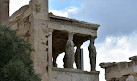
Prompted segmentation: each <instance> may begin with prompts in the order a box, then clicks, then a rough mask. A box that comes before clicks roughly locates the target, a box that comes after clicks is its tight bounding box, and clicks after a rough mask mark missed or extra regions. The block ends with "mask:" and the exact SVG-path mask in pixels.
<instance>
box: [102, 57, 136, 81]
mask: <svg viewBox="0 0 137 81" xmlns="http://www.w3.org/2000/svg"><path fill="white" fill-rule="evenodd" d="M129 59H130V60H131V61H130V62H117V63H116V62H113V63H101V64H100V66H101V67H102V68H104V69H105V78H106V80H107V81H137V56H134V57H130V58H129Z"/></svg>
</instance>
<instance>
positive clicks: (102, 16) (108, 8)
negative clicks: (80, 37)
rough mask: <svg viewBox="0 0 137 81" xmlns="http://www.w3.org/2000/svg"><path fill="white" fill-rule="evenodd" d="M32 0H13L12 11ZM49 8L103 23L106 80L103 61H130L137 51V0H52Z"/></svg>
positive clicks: (100, 53) (100, 51) (101, 56)
mask: <svg viewBox="0 0 137 81" xmlns="http://www.w3.org/2000/svg"><path fill="white" fill-rule="evenodd" d="M28 3H29V0H10V14H12V13H13V12H14V11H16V10H17V9H19V8H20V7H21V6H23V5H25V4H28ZM49 11H51V12H53V13H54V14H55V15H59V16H65V17H70V18H75V19H78V20H83V21H87V22H91V23H96V24H100V25H101V26H100V28H99V30H98V38H97V39H96V43H95V46H96V49H97V70H98V71H101V74H100V81H105V80H104V71H103V70H102V69H100V67H99V63H101V62H114V61H115V62H119V61H129V60H128V58H129V57H130V56H134V55H137V50H136V49H137V43H136V42H137V0H49ZM88 44H89V42H86V43H84V45H83V46H82V47H83V48H84V59H87V60H84V66H85V67H84V68H85V70H89V59H88V50H87V47H88ZM61 57H62V56H60V58H61ZM58 62H59V63H60V61H58ZM61 66H62V63H60V67H61Z"/></svg>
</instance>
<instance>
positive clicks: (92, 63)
mask: <svg viewBox="0 0 137 81" xmlns="http://www.w3.org/2000/svg"><path fill="white" fill-rule="evenodd" d="M89 40H90V43H89V46H88V50H89V58H90V66H91V71H96V54H97V52H96V47H95V46H94V40H95V37H89Z"/></svg>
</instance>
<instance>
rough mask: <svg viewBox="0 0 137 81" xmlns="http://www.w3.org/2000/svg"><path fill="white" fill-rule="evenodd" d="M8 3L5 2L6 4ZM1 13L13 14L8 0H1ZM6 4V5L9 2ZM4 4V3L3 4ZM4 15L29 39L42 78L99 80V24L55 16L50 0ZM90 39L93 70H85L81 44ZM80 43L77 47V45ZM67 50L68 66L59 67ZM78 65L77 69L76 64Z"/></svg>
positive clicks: (33, 2)
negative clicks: (97, 50) (61, 56)
mask: <svg viewBox="0 0 137 81" xmlns="http://www.w3.org/2000/svg"><path fill="white" fill-rule="evenodd" d="M4 1H6V2H4ZM3 3H4V4H3ZM0 4H2V5H0V7H1V6H2V7H1V8H2V9H3V10H5V9H7V10H5V12H3V10H0V15H1V14H5V13H7V16H8V15H9V14H8V13H9V10H8V9H9V8H8V7H9V6H8V5H7V4H9V1H8V0H0ZM5 4H6V5H5ZM3 6H4V7H3ZM3 18H4V16H2V15H1V16H0V21H1V22H2V24H5V23H6V24H8V25H10V26H11V27H12V28H13V29H14V30H16V32H17V33H18V34H20V35H21V36H22V37H24V38H25V39H26V40H27V41H29V42H30V43H31V44H32V46H33V48H34V50H35V51H34V52H33V53H32V55H31V58H32V60H33V62H34V69H35V71H36V73H38V74H39V75H40V76H41V79H42V81H99V71H96V54H97V53H96V48H95V46H94V41H95V39H96V38H97V30H98V27H99V25H98V24H93V23H88V22H84V21H78V20H75V19H70V18H65V17H60V16H55V15H54V14H52V13H49V10H48V0H30V2H29V5H25V6H23V7H21V8H20V9H19V10H18V11H16V12H15V13H14V14H12V15H11V16H10V17H9V18H7V19H6V20H3ZM87 40H89V41H90V44H89V46H87V47H88V50H89V58H90V65H91V71H90V72H87V71H83V64H82V63H83V60H82V55H83V50H82V48H81V45H82V44H83V42H85V41H87ZM74 47H76V50H75V49H74ZM61 53H65V56H64V58H63V62H64V68H58V67H57V63H56V59H57V57H58V56H59V54H61ZM74 62H75V63H76V66H77V68H75V69H74V67H73V64H74Z"/></svg>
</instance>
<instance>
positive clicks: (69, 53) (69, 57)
mask: <svg viewBox="0 0 137 81" xmlns="http://www.w3.org/2000/svg"><path fill="white" fill-rule="evenodd" d="M63 61H64V68H73V63H74V43H73V33H69V34H68V41H67V43H66V48H65V56H64V58H63Z"/></svg>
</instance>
